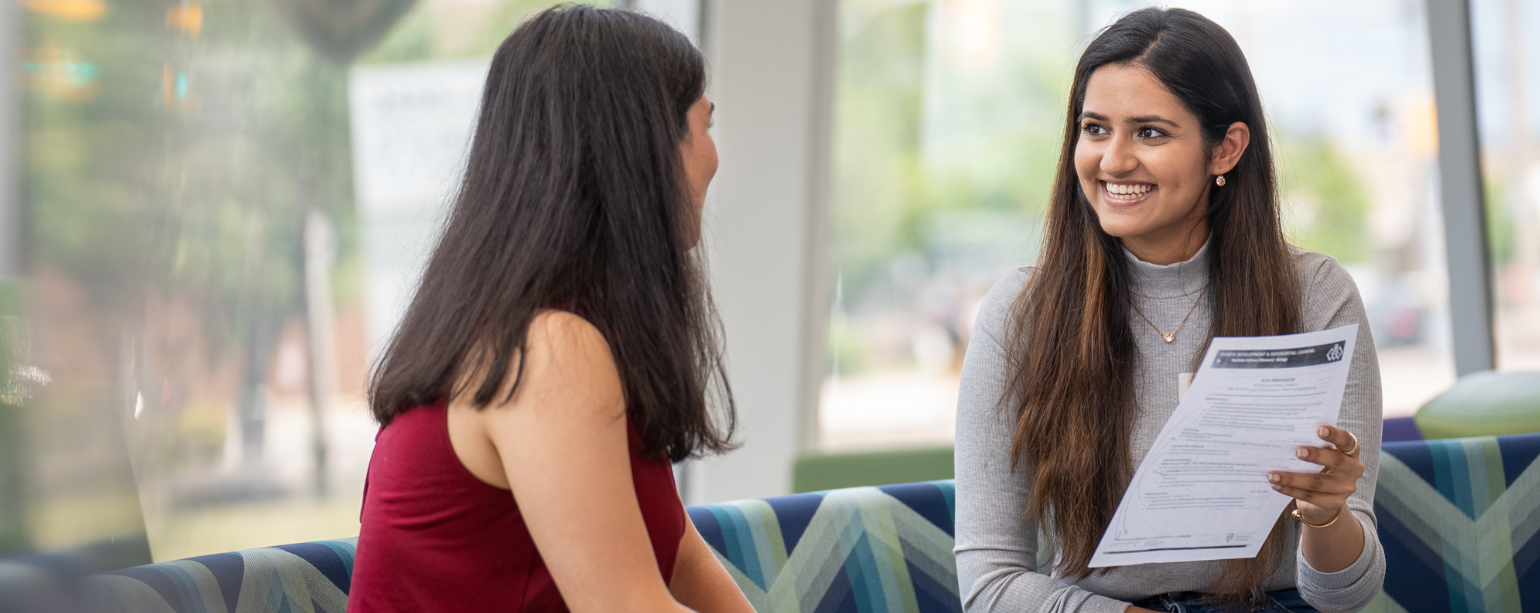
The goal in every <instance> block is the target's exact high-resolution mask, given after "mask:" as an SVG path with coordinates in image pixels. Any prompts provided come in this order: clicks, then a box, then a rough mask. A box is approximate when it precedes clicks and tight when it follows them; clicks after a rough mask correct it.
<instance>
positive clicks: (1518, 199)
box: [1471, 0, 1540, 370]
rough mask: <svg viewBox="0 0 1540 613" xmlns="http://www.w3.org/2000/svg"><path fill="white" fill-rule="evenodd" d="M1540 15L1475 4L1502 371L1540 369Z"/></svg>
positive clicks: (1510, 5)
mask: <svg viewBox="0 0 1540 613" xmlns="http://www.w3.org/2000/svg"><path fill="white" fill-rule="evenodd" d="M1537 25H1540V8H1537V7H1535V6H1530V5H1529V4H1528V3H1524V2H1512V1H1508V0H1474V1H1473V2H1471V29H1472V30H1473V32H1472V37H1471V44H1472V47H1474V49H1473V51H1474V53H1475V60H1476V100H1477V117H1478V119H1479V122H1480V127H1479V129H1480V134H1481V145H1482V151H1481V155H1482V160H1481V161H1482V166H1483V168H1482V170H1483V174H1484V175H1485V177H1484V178H1485V184H1486V185H1485V187H1486V215H1487V246H1488V249H1489V254H1490V258H1491V260H1490V261H1491V266H1492V290H1493V293H1494V296H1493V301H1492V302H1493V307H1494V311H1495V315H1496V317H1495V321H1494V322H1493V323H1494V326H1493V327H1494V328H1495V330H1494V336H1495V340H1496V346H1497V368H1498V369H1499V370H1540V137H1537V134H1540V132H1537V131H1536V128H1537V127H1540V122H1537V120H1536V118H1537V117H1540V95H1537V94H1536V89H1535V84H1536V83H1537V82H1540V44H1537V43H1536V42H1535V41H1533V40H1530V39H1531V38H1533V37H1532V36H1526V34H1527V33H1528V32H1529V31H1530V30H1527V29H1526V26H1537Z"/></svg>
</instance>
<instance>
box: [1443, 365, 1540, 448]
mask: <svg viewBox="0 0 1540 613" xmlns="http://www.w3.org/2000/svg"><path fill="white" fill-rule="evenodd" d="M1415 421H1416V422H1417V429H1418V430H1421V431H1422V436H1423V438H1427V439H1444V438H1463V437H1467V436H1501V435H1505V434H1525V433H1529V432H1540V372H1505V373H1499V372H1492V371H1484V372H1477V373H1471V374H1468V375H1465V376H1463V377H1460V380H1459V381H1456V382H1455V384H1454V387H1451V388H1449V391H1446V392H1444V393H1443V394H1440V395H1439V396H1438V397H1437V398H1434V399H1432V400H1430V401H1428V403H1427V404H1425V405H1422V408H1421V409H1418V410H1417V417H1416V418H1415Z"/></svg>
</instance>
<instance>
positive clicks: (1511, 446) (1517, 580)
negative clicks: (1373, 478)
mask: <svg viewBox="0 0 1540 613" xmlns="http://www.w3.org/2000/svg"><path fill="white" fill-rule="evenodd" d="M1383 449H1384V453H1383V454H1382V455H1381V456H1380V476H1379V489H1378V490H1377V491H1376V493H1375V496H1374V511H1375V514H1376V515H1377V516H1378V518H1379V532H1380V542H1381V543H1382V544H1384V546H1385V558H1386V564H1387V568H1386V577H1385V591H1384V592H1383V593H1381V594H1380V597H1379V598H1378V599H1376V600H1375V601H1374V603H1373V604H1372V605H1371V607H1370V608H1371V610H1378V611H1387V612H1397V611H1413V612H1415V611H1458V612H1468V613H1477V612H1497V611H1540V564H1537V563H1536V562H1537V561H1540V538H1536V532H1537V531H1540V462H1536V461H1535V458H1536V457H1537V456H1540V434H1520V435H1512V436H1500V437H1478V438H1462V439H1446V440H1436V441H1416V442H1400V443H1386V444H1385V445H1384V447H1383Z"/></svg>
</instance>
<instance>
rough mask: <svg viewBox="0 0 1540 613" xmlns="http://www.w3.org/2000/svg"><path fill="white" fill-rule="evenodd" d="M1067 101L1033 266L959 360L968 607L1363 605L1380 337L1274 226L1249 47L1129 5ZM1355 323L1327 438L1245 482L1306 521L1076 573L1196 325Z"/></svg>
mask: <svg viewBox="0 0 1540 613" xmlns="http://www.w3.org/2000/svg"><path fill="white" fill-rule="evenodd" d="M1068 106H1069V109H1068V114H1067V117H1066V124H1065V131H1064V145H1063V149H1062V153H1061V154H1060V158H1059V169H1058V175H1057V179H1056V183H1055V187H1054V191H1053V195H1052V201H1051V203H1050V207H1049V211H1048V219H1047V229H1046V232H1045V236H1044V243H1043V248H1042V253H1041V255H1040V256H1039V259H1038V263H1037V266H1035V267H1032V268H1025V269H1021V270H1018V271H1015V272H1013V273H1012V274H1011V275H1010V276H1008V277H1007V278H1006V279H1005V280H1003V281H1001V282H1000V283H999V284H998V285H997V286H996V287H995V288H994V290H992V291H991V292H990V295H989V297H988V298H987V299H986V300H985V303H984V306H983V308H982V310H981V312H980V315H979V318H978V323H977V328H976V330H975V332H974V334H973V341H972V343H971V344H970V346H969V347H968V355H967V359H966V362H965V365H964V368H963V382H962V391H961V396H960V400H959V406H958V419H957V531H956V534H957V572H958V579H959V581H960V583H961V587H962V593H963V598H964V605H965V607H966V608H967V610H969V611H1041V612H1045V613H1046V612H1065V611H1105V612H1107V613H1122V612H1123V611H1125V610H1128V611H1136V610H1143V609H1159V610H1170V611H1182V612H1184V613H1194V612H1195V611H1197V610H1201V609H1202V608H1203V607H1206V606H1212V605H1226V604H1227V605H1232V606H1233V605H1236V604H1239V603H1245V604H1247V605H1249V606H1250V607H1252V608H1257V609H1268V610H1272V611H1279V610H1288V611H1311V610H1316V609H1319V610H1329V611H1352V610H1357V609H1360V608H1362V607H1363V606H1364V605H1366V604H1368V602H1369V600H1370V599H1372V598H1373V597H1374V596H1375V594H1377V593H1379V591H1380V587H1381V584H1382V582H1383V579H1384V573H1385V559H1384V554H1383V552H1382V551H1381V549H1380V545H1379V541H1378V538H1377V537H1376V536H1375V517H1374V509H1373V505H1372V500H1373V495H1374V479H1375V474H1376V470H1377V467H1378V451H1379V437H1380V419H1381V416H1380V413H1381V405H1380V379H1379V366H1378V364H1377V358H1376V357H1375V352H1374V342H1373V339H1372V338H1371V336H1370V333H1369V326H1368V325H1367V322H1366V321H1365V315H1364V308H1363V304H1362V301H1361V300H1360V298H1359V296H1358V290H1357V288H1356V287H1355V286H1354V284H1353V281H1352V279H1351V277H1349V276H1348V274H1347V272H1346V271H1344V270H1343V268H1342V267H1341V266H1340V265H1338V264H1337V263H1336V262H1335V261H1334V260H1332V259H1331V258H1329V257H1326V256H1323V255H1321V254H1317V253H1310V252H1305V251H1301V250H1298V249H1295V248H1292V247H1290V246H1289V245H1288V244H1287V243H1286V242H1285V240H1284V236H1283V232H1282V230H1281V229H1280V223H1279V210H1278V193H1277V186H1276V180H1275V177H1274V170H1273V158H1272V152H1271V147H1270V143H1269V142H1268V131H1267V124H1266V122H1265V121H1264V118H1263V112H1262V103H1261V100H1260V98H1259V97H1258V95H1257V89H1256V85H1255V83H1254V82H1253V80H1252V76H1251V71H1250V68H1249V67H1248V66H1247V63H1246V59H1245V57H1244V56H1243V55H1242V53H1241V50H1240V47H1239V46H1238V45H1237V44H1236V43H1235V40H1234V39H1233V38H1231V37H1230V35H1229V33H1227V32H1225V31H1224V29H1223V28H1221V27H1219V26H1218V25H1217V24H1215V23H1214V22H1212V21H1209V20H1208V19H1206V18H1204V17H1203V16H1201V15H1198V14H1197V13H1193V12H1191V11H1185V10H1181V9H1156V8H1150V9H1144V10H1140V11H1136V12H1134V13H1130V14H1128V15H1127V16H1124V17H1123V18H1121V19H1119V20H1118V21H1117V22H1116V23H1114V24H1113V25H1111V26H1109V27H1108V28H1107V29H1105V30H1103V31H1102V32H1101V33H1100V34H1099V35H1098V36H1097V37H1096V38H1095V39H1094V40H1093V41H1092V42H1091V43H1090V45H1089V46H1088V47H1087V48H1086V50H1085V53H1084V54H1083V55H1081V57H1080V61H1079V63H1078V64H1077V65H1076V68H1075V77H1074V83H1073V87H1072V91H1071V94H1070V100H1069V105H1068ZM1353 323H1357V324H1359V328H1358V340H1357V345H1356V347H1357V348H1356V350H1355V353H1354V356H1353V361H1352V364H1351V365H1350V374H1349V379H1348V384H1347V392H1346V395H1345V396H1344V398H1343V406H1342V411H1341V417H1340V420H1339V423H1338V425H1337V426H1336V427H1331V426H1322V427H1321V429H1320V438H1321V439H1322V446H1321V447H1302V448H1300V449H1299V450H1298V451H1297V452H1298V453H1299V454H1300V457H1301V458H1302V459H1305V460H1307V461H1309V462H1312V463H1315V464H1319V465H1321V467H1322V469H1321V471H1320V472H1319V473H1311V474H1302V473H1272V474H1270V475H1268V476H1266V477H1264V476H1262V475H1258V477H1257V478H1258V479H1259V480H1261V479H1263V478H1267V479H1268V480H1269V481H1271V482H1272V484H1273V487H1274V489H1276V490H1277V491H1279V492H1282V493H1283V494H1285V495H1287V496H1290V497H1292V498H1293V503H1292V504H1291V506H1292V507H1294V510H1295V511H1297V514H1295V515H1294V516H1293V517H1295V518H1297V519H1292V518H1289V514H1284V515H1281V516H1280V517H1279V521H1278V523H1277V524H1276V525H1275V527H1274V529H1273V532H1272V534H1271V535H1270V536H1269V538H1268V541H1267V544H1266V546H1264V547H1263V548H1262V551H1261V553H1260V554H1259V555H1258V556H1257V557H1256V558H1254V559H1240V560H1224V561H1211V562H1187V563H1169V564H1144V565H1136V566H1126V567H1115V568H1110V569H1105V568H1104V569H1091V568H1089V566H1088V564H1089V563H1090V560H1091V555H1092V553H1093V552H1094V551H1095V549H1096V545H1097V543H1098V542H1099V540H1100V539H1101V537H1102V534H1103V532H1104V531H1105V530H1106V528H1107V525H1108V523H1109V522H1110V521H1111V518H1112V515H1113V512H1114V511H1115V510H1116V508H1117V505H1118V502H1119V500H1120V499H1121V498H1122V495H1123V492H1124V490H1125V489H1126V488H1127V486H1128V483H1129V480H1130V479H1131V478H1132V476H1133V471H1134V468H1135V467H1136V466H1137V465H1138V463H1139V462H1140V460H1142V459H1143V457H1144V455H1145V453H1146V452H1148V450H1149V448H1150V445H1151V443H1152V442H1153V440H1154V438H1155V436H1156V434H1157V433H1158V432H1159V431H1160V429H1161V427H1162V426H1163V425H1164V424H1165V421H1166V419H1167V418H1168V417H1170V416H1171V414H1172V412H1173V411H1174V410H1175V408H1176V405H1177V402H1178V400H1179V396H1180V393H1181V389H1182V387H1183V382H1184V381H1185V380H1186V378H1189V377H1191V374H1190V373H1192V372H1195V371H1196V365H1197V362H1198V360H1201V359H1202V355H1203V352H1204V350H1205V348H1206V347H1207V345H1208V342H1209V339H1211V338H1213V337H1216V336H1256V335H1273V334H1289V333H1297V332H1308V331H1314V330H1323V329H1328V328H1335V327H1338V326H1343V325H1347V324H1353ZM1040 533H1041V534H1043V535H1044V536H1045V537H1046V538H1045V539H1043V540H1039V534H1040Z"/></svg>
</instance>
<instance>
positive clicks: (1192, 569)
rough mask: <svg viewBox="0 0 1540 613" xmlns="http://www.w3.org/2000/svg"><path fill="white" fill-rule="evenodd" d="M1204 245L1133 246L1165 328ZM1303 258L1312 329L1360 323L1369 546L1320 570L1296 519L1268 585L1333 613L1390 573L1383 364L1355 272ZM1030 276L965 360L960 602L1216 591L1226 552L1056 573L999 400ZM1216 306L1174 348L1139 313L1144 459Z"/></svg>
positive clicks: (1076, 608)
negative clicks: (1379, 498)
mask: <svg viewBox="0 0 1540 613" xmlns="http://www.w3.org/2000/svg"><path fill="white" fill-rule="evenodd" d="M1207 250H1208V247H1207V245H1205V246H1204V247H1203V249H1200V250H1199V251H1198V253H1197V255H1195V256H1193V258H1192V259H1191V260H1188V261H1186V262H1179V263H1177V264H1172V265H1170V266H1157V265H1154V264H1149V263H1146V262H1143V261H1140V260H1138V259H1137V258H1135V257H1134V256H1133V255H1132V254H1128V253H1127V252H1125V256H1126V257H1128V258H1129V260H1130V263H1131V266H1132V267H1133V271H1134V277H1135V280H1136V281H1135V285H1134V301H1135V303H1136V304H1137V305H1138V308H1139V310H1141V311H1143V313H1144V314H1145V315H1146V316H1148V317H1149V318H1150V320H1151V321H1153V322H1154V324H1155V325H1157V326H1160V327H1161V330H1165V331H1170V330H1172V329H1174V328H1176V327H1177V324H1178V322H1180V321H1182V317H1183V316H1184V315H1186V314H1187V312H1188V309H1189V308H1191V307H1192V305H1193V302H1194V301H1195V300H1198V295H1199V292H1200V291H1201V290H1202V289H1203V287H1204V286H1205V285H1206V284H1207V282H1208V275H1207V270H1208V259H1207V258H1208V254H1207ZM1293 263H1294V269H1295V271H1296V273H1297V274H1298V275H1299V279H1300V288H1301V290H1302V291H1303V292H1304V300H1303V311H1304V312H1303V316H1304V317H1303V320H1302V322H1303V326H1302V329H1301V331H1305V332H1309V331H1316V330H1325V329H1328V328H1335V327H1338V326H1343V325H1347V324H1353V323H1356V324H1359V327H1358V341H1357V343H1356V345H1357V346H1356V349H1355V350H1354V353H1353V363H1352V366H1351V367H1350V371H1349V375H1348V382H1347V392H1346V394H1345V395H1344V396H1343V399H1342V413H1341V417H1340V418H1339V421H1338V426H1340V427H1342V428H1346V429H1347V430H1348V431H1349V432H1352V433H1353V434H1354V435H1356V436H1357V437H1358V441H1359V444H1360V445H1361V446H1362V449H1363V452H1362V454H1360V456H1359V458H1360V459H1362V460H1363V463H1364V474H1363V477H1362V478H1360V479H1359V480H1358V492H1357V493H1356V494H1354V495H1353V496H1352V497H1351V498H1349V499H1348V507H1349V508H1350V509H1351V510H1352V512H1353V515H1354V517H1355V518H1356V519H1357V520H1358V521H1359V523H1360V524H1362V526H1363V531H1364V547H1363V552H1362V553H1361V554H1359V556H1358V560H1357V561H1355V562H1353V563H1352V564H1351V565H1349V566H1348V567H1347V568H1344V569H1342V570H1340V571H1337V572H1332V573H1324V572H1321V571H1318V570H1316V569H1314V568H1311V567H1310V565H1309V563H1307V562H1306V561H1305V558H1304V555H1303V554H1302V553H1298V551H1299V528H1298V526H1297V525H1295V522H1294V521H1293V520H1290V521H1289V522H1287V525H1288V526H1289V544H1290V549H1291V550H1293V551H1295V552H1296V553H1295V555H1292V556H1289V555H1286V556H1285V557H1284V563H1283V565H1282V566H1281V568H1279V569H1278V572H1277V573H1276V574H1274V575H1273V576H1272V578H1271V579H1270V580H1269V581H1268V582H1267V585H1266V586H1265V588H1266V589H1268V590H1276V589H1283V588H1288V587H1297V588H1298V589H1299V591H1300V593H1301V594H1302V595H1303V596H1304V598H1305V600H1306V601H1307V602H1309V603H1310V604H1312V605H1314V606H1315V607H1316V608H1318V609H1320V610H1322V611H1356V610H1358V609H1361V608H1363V607H1364V606H1365V605H1367V604H1368V603H1369V601H1370V600H1371V599H1373V598H1374V596H1375V595H1376V594H1378V593H1379V591H1380V587H1381V585H1382V584H1383V582H1384V578H1385V554H1384V552H1383V551H1382V550H1381V549H1380V544H1379V538H1378V537H1377V536H1376V532H1375V526H1376V520H1375V517H1374V505H1373V501H1374V485H1375V476H1376V475H1377V474H1378V472H1379V451H1380V430H1381V409H1382V407H1381V404H1380V371H1379V361H1378V358H1377V357H1376V355H1375V351H1374V339H1373V338H1372V336H1371V334H1370V332H1369V325H1368V321H1367V319H1366V317H1365V315H1364V307H1363V301H1362V300H1361V299H1360V298H1359V296H1358V288H1357V286H1355V285H1354V284H1353V279H1352V277H1350V276H1348V273H1347V271H1345V270H1343V269H1342V266H1341V265H1339V264H1337V262H1336V260H1333V259H1331V258H1329V257H1326V256H1324V255H1321V254H1319V253H1310V252H1305V251H1297V250H1296V251H1294V252H1293ZM1031 274H1032V270H1031V269H1030V268H1022V269H1018V270H1015V271H1012V272H1011V274H1010V275H1008V276H1007V277H1006V278H1005V279H1004V280H1002V281H1000V282H999V283H998V284H996V285H995V287H994V289H993V290H991V291H990V292H989V296H988V297H987V298H985V299H984V305H983V307H982V308H981V309H980V311H979V316H978V320H977V323H976V325H975V327H974V330H973V337H972V340H971V342H970V343H969V345H968V354H967V358H966V360H965V361H964V362H963V371H962V389H961V392H960V395H959V398H958V402H957V550H956V551H957V580H958V582H959V583H960V585H961V588H962V589H961V593H962V598H963V607H964V608H965V609H966V610H967V611H970V612H984V611H987V612H992V613H993V612H1007V611H1008V612H1012V613H1027V612H1033V611H1035V612H1039V613H1070V612H1083V613H1091V612H1095V613H1123V611H1124V609H1125V608H1126V607H1127V606H1128V602H1129V601H1134V600H1139V599H1142V598H1146V597H1149V596H1153V595H1156V594H1163V593H1168V592H1183V591H1197V592H1203V591H1210V590H1211V589H1212V586H1213V585H1214V583H1215V581H1216V580H1217V579H1218V577H1219V571H1220V565H1221V562H1218V561H1213V562H1183V563H1170V564H1141V565H1135V566H1124V567H1118V568H1114V569H1112V571H1111V572H1108V573H1107V574H1097V575H1092V576H1091V577H1089V578H1087V579H1084V580H1081V581H1075V580H1073V578H1061V577H1053V576H1050V575H1048V574H1046V573H1048V572H1050V569H1051V568H1052V564H1051V560H1050V559H1048V555H1050V552H1049V551H1048V549H1047V548H1046V547H1045V548H1043V549H1042V550H1040V548H1039V547H1038V539H1039V529H1040V526H1039V525H1038V524H1037V522H1036V521H1035V520H1034V519H1032V518H1030V517H1028V515H1027V499H1028V494H1029V492H1030V491H1031V479H1032V476H1031V473H1030V471H1028V470H1027V469H1026V468H1025V467H1018V468H1016V469H1015V470H1013V469H1012V468H1011V453H1010V450H1011V439H1012V431H1013V426H1012V422H1013V420H1012V419H1011V417H1010V416H1009V415H1007V412H1006V411H1002V410H1001V409H1000V406H1001V405H999V400H1000V398H1001V395H1002V394H1003V393H1005V392H1006V391H1007V388H1006V383H1005V382H1006V379H1007V373H1006V370H1005V369H1006V356H1005V343H1004V341H1005V338H1004V335H1005V330H1006V325H1005V322H1006V318H1007V317H1008V316H1009V315H1010V311H1011V305H1012V303H1013V302H1014V301H1015V299H1016V297H1017V296H1018V295H1019V294H1020V293H1021V292H1022V290H1023V288H1024V287H1026V284H1027V279H1028V276H1029V275H1031ZM1209 312H1210V303H1209V299H1208V296H1207V295H1206V294H1205V295H1204V296H1203V298H1202V302H1201V303H1199V304H1198V306H1197V308H1196V309H1195V310H1193V311H1192V317H1191V318H1190V319H1189V320H1188V321H1187V325H1186V326H1185V327H1183V328H1182V330H1181V332H1180V333H1179V334H1178V335H1177V337H1176V341H1175V342H1173V343H1170V344H1167V343H1165V342H1164V341H1163V340H1162V339H1161V337H1160V335H1159V334H1158V333H1157V332H1156V331H1155V330H1154V329H1152V328H1151V326H1150V325H1149V324H1147V323H1145V321H1144V319H1143V318H1142V317H1140V316H1139V314H1138V313H1130V314H1129V319H1130V321H1131V322H1132V323H1131V324H1130V325H1132V326H1133V327H1134V338H1135V339H1137V342H1138V347H1139V356H1138V360H1137V361H1136V362H1135V364H1136V366H1135V372H1134V376H1135V379H1134V381H1135V398H1136V402H1137V403H1138V406H1137V408H1136V411H1135V417H1134V428H1133V439H1132V440H1131V441H1130V449H1129V451H1130V452H1131V453H1132V457H1133V461H1134V465H1135V466H1137V465H1138V463H1139V462H1140V461H1142V460H1143V459H1144V455H1145V453H1147V452H1148V451H1149V449H1150V444H1151V442H1153V440H1154V439H1155V436H1156V435H1157V434H1158V433H1159V432H1160V429H1161V427H1162V426H1164V425H1165V423H1166V420H1167V418H1169V417H1170V416H1171V414H1172V413H1173V412H1174V411H1175V410H1176V405H1177V401H1178V383H1177V381H1178V376H1179V375H1180V374H1181V373H1186V372H1190V371H1191V365H1192V363H1193V358H1194V355H1195V354H1196V353H1197V351H1198V350H1199V348H1200V346H1201V345H1202V343H1203V341H1204V339H1206V338H1207V337H1208V329H1209ZM1007 406H1008V405H1007ZM1023 518H1027V519H1023Z"/></svg>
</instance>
